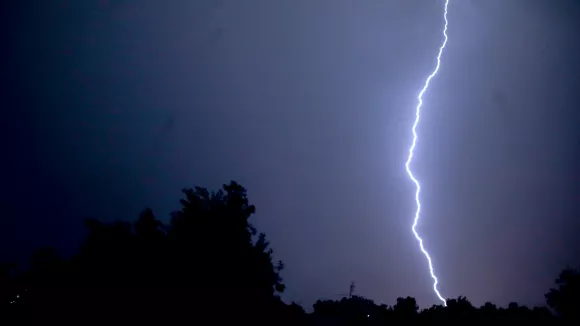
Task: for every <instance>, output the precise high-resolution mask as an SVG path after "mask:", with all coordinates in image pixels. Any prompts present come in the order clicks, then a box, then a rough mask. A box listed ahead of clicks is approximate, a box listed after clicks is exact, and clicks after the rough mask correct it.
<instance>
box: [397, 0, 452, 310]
mask: <svg viewBox="0 0 580 326" xmlns="http://www.w3.org/2000/svg"><path fill="white" fill-rule="evenodd" d="M448 5H449V0H445V6H444V13H443V18H444V20H445V26H444V28H443V36H444V37H445V38H444V40H443V44H441V47H440V48H439V54H437V66H436V67H435V70H433V72H432V73H431V74H430V75H429V77H427V80H425V85H424V86H423V89H422V90H421V92H420V93H419V95H418V96H417V100H418V104H417V108H416V109H415V122H414V123H413V129H412V130H413V142H412V143H411V147H410V148H409V157H408V158H407V162H406V163H405V169H406V170H407V174H408V175H409V178H410V179H411V181H413V183H414V184H415V187H416V191H415V202H416V203H417V210H416V211H415V218H414V219H413V226H412V227H411V230H412V231H413V234H414V235H415V238H416V239H417V241H418V242H419V247H420V248H421V252H423V254H424V255H425V257H426V258H427V262H428V263H429V272H430V273H431V278H432V279H433V290H434V291H435V294H437V297H438V298H439V300H441V301H442V302H443V305H444V306H447V302H446V301H445V299H444V298H443V297H442V296H441V293H439V290H437V283H438V280H437V276H436V275H435V272H434V271H433V262H432V261H431V256H429V253H428V252H427V250H426V249H425V247H424V246H423V239H422V238H421V237H420V236H419V233H417V230H416V228H417V224H418V223H419V219H420V213H421V201H420V200H419V193H420V192H421V185H420V184H419V180H417V178H415V176H414V175H413V172H411V169H410V168H409V165H410V164H411V161H412V160H413V151H414V150H415V146H416V144H417V125H419V119H420V117H421V107H422V106H423V94H425V92H426V91H427V89H428V88H429V83H430V82H431V79H433V77H435V75H437V72H438V71H439V66H440V65H441V54H443V49H445V45H447V7H448Z"/></svg>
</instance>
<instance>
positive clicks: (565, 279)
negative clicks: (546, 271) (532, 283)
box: [545, 268, 580, 322]
mask: <svg viewBox="0 0 580 326" xmlns="http://www.w3.org/2000/svg"><path fill="white" fill-rule="evenodd" d="M556 285H557V287H556V288H554V289H550V291H549V292H548V293H546V295H545V297H546V301H547V303H548V305H549V306H550V308H552V309H554V310H555V311H556V312H557V313H558V314H560V315H561V316H562V317H563V318H564V319H565V320H567V321H570V322H580V272H578V270H576V269H573V268H566V269H564V270H563V271H562V272H561V273H560V275H559V276H558V278H557V279H556Z"/></svg>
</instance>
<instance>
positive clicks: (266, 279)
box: [0, 182, 580, 325]
mask: <svg viewBox="0 0 580 326" xmlns="http://www.w3.org/2000/svg"><path fill="white" fill-rule="evenodd" d="M183 194H184V198H183V199H181V201H180V203H181V209H180V210H178V211H176V212H173V213H172V214H171V219H170V221H169V223H168V224H164V223H162V222H161V221H159V220H157V219H156V217H155V216H154V214H153V212H152V211H151V210H150V209H146V210H144V211H143V212H142V213H141V215H140V216H139V218H138V219H137V220H136V221H135V222H134V223H128V222H116V223H102V222H100V221H98V220H95V219H89V220H87V221H86V226H87V228H88V230H89V233H88V235H87V237H86V239H85V241H84V243H83V244H82V246H81V247H80V248H79V250H78V253H77V254H75V255H74V256H73V257H70V258H64V257H61V256H60V255H59V254H58V253H57V252H55V251H54V250H52V249H50V248H43V249H40V250H38V251H37V252H36V253H35V254H34V255H33V256H32V257H31V259H30V268H29V269H28V270H27V271H19V270H18V268H17V267H18V266H17V265H16V264H3V265H0V300H1V301H0V320H1V321H2V322H4V323H5V324H7V325H12V324H33V323H35V324H55V325H56V324H59V325H92V324H94V325H102V324H108V325H121V324H122V325H127V324H138V323H147V324H154V323H160V324H163V325H173V324H186V323H193V324H195V323H197V324H224V325H225V324H232V323H235V324H250V323H251V324H252V325H256V324H267V325H409V324H419V325H421V324H423V325H427V324H437V323H441V322H443V323H452V324H454V323H455V324H469V323H475V322H484V323H493V322H511V323H536V324H544V325H548V324H549V325H557V324H579V323H578V321H579V320H580V314H579V311H580V273H578V271H576V270H572V269H566V270H564V271H563V272H562V273H561V274H560V276H559V278H558V279H557V280H556V285H557V288H555V289H551V290H550V291H549V292H548V293H547V294H546V300H547V304H548V306H549V307H550V308H552V309H553V311H554V312H555V314H552V312H551V311H550V310H549V309H547V308H541V307H536V308H533V309H530V308H527V307H523V306H519V305H518V304H517V303H512V304H510V305H509V306H508V307H507V308H498V307H496V306H495V305H493V304H491V303H486V304H485V305H483V306H482V307H479V308H476V307H474V306H473V305H472V304H471V302H470V301H469V300H467V298H465V297H459V298H456V299H449V300H448V301H447V307H443V306H433V307H431V308H428V309H424V310H420V309H419V307H418V305H417V303H416V301H415V299H414V298H411V297H406V298H398V299H397V302H396V304H395V305H394V306H392V307H391V306H386V305H377V304H375V303H374V302H373V301H372V300H369V299H366V298H363V297H360V296H353V297H350V298H343V299H341V300H339V301H332V300H323V301H320V300H319V301H317V302H316V303H315V304H314V305H313V308H314V311H313V312H312V313H311V314H306V313H305V311H304V310H303V309H302V307H301V306H299V305H297V304H295V303H292V304H290V305H288V304H285V303H283V302H282V300H281V299H280V298H279V295H280V293H282V292H283V291H284V284H283V283H282V279H281V277H280V271H281V270H282V268H283V264H282V262H277V263H274V262H273V261H272V254H273V252H272V249H270V248H269V243H268V241H267V239H266V235H265V234H263V233H258V232H257V230H256V229H255V228H254V227H253V226H252V224H251V223H250V221H249V219H250V217H251V216H252V214H254V212H255V207H254V206H253V205H251V204H250V203H249V202H248V198H247V196H246V190H245V189H244V188H243V187H242V186H240V185H239V184H237V183H235V182H231V183H230V184H228V185H224V186H223V189H221V190H219V191H217V192H211V193H210V192H209V191H208V190H206V189H204V188H201V187H195V188H193V189H185V190H183Z"/></svg>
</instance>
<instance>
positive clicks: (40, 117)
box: [0, 0, 580, 308]
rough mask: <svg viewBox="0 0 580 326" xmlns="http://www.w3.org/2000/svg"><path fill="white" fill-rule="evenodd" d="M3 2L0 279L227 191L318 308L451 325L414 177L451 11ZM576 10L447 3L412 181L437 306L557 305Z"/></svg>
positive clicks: (509, 1) (400, 2)
mask: <svg viewBox="0 0 580 326" xmlns="http://www.w3.org/2000/svg"><path fill="white" fill-rule="evenodd" d="M24 2H25V1H16V0H15V1H2V5H0V6H1V7H0V33H1V44H2V47H1V49H2V50H1V51H0V86H1V88H0V92H1V93H0V94H1V101H0V106H1V118H0V142H1V143H0V146H1V147H0V148H1V150H2V158H1V160H0V257H1V258H2V259H12V258H18V257H20V258H23V257H25V256H26V255H27V254H28V253H29V252H30V250H32V249H33V248H35V247H37V246H39V245H43V244H52V245H55V246H57V247H58V248H60V249H62V250H63V251H64V252H67V251H72V250H73V249H74V248H75V247H76V244H77V243H78V241H79V240H80V239H82V235H83V228H82V219H83V218H85V217H97V218H99V219H102V220H105V221H112V220H115V219H124V220H133V219H135V218H136V217H137V216H138V213H139V212H140V211H141V210H142V209H143V208H145V207H147V206H148V207H151V208H152V209H153V210H154V212H156V214H157V215H158V217H159V218H160V219H162V220H167V218H168V213H169V212H170V211H172V210H174V209H177V208H179V202H178V200H179V198H181V192H180V190H181V189H182V188H183V187H188V186H193V185H201V186H206V187H208V188H211V189H216V188H218V187H220V186H221V184H223V183H227V182H229V180H232V179H233V180H236V181H238V182H240V183H241V184H242V185H244V186H245V187H246V188H247V189H248V194H249V198H250V200H251V201H252V202H253V203H254V204H255V205H256V207H257V214H256V215H255V219H254V224H255V225H256V226H257V227H258V228H259V229H260V230H262V231H264V232H266V234H267V235H268V237H269V239H270V241H271V245H272V247H273V249H274V251H275V257H276V258H277V259H282V260H283V261H284V262H285V265H286V269H285V270H284V272H283V277H284V279H285V283H286V284H287V286H288V288H287V291H286V293H285V296H284V298H285V299H287V300H288V301H290V300H294V301H297V302H299V303H301V304H302V305H304V306H305V307H306V308H308V307H310V305H311V304H312V303H313V302H314V300H316V299H318V298H326V299H338V298H340V295H341V294H344V293H348V288H349V284H350V282H351V281H356V286H357V287H356V294H359V295H363V296H365V297H368V298H371V299H373V300H375V301H377V302H382V303H386V304H394V303H395V299H396V298H397V297H398V296H407V295H409V296H414V297H416V298H417V300H418V303H419V305H420V306H421V307H427V306H429V305H431V304H435V303H438V300H437V298H436V296H435V295H434V294H433V292H432V289H431V279H430V277H429V274H428V269H427V264H426V261H425V259H424V257H423V256H422V254H421V253H420V252H419V251H418V246H417V243H416V242H415V239H414V237H413V235H412V233H411V230H410V225H411V222H412V216H413V214H414V209H415V206H414V200H413V196H414V186H413V184H412V183H411V182H410V180H409V179H408V177H407V175H406V173H405V170H404V162H405V160H406V158H407V150H408V146H409V145H410V141H411V131H410V126H411V124H412V122H413V119H414V109H415V106H416V96H417V94H418V92H419V91H420V89H421V87H422V86H423V83H424V79H425V77H427V75H428V74H429V73H430V72H431V71H432V69H433V68H434V66H435V63H436V62H435V56H436V54H437V50H438V47H439V45H440V43H441V41H442V34H441V29H442V27H443V16H442V9H443V1H442V0H435V1H430V0H364V1H353V0H296V1H290V0H287V1H270V0H245V1H235V0H223V1H209V0H207V1H202V0H196V1H190V0H187V1H186V0H183V1H178V0H175V1H153V0H139V1H128V0H126V1H121V0H118V1H114V0H110V1H104V0H102V1H96V0H94V1H93V0H91V1H89V0H87V1H73V0H69V1H64V0H58V1H57V0H53V1H29V2H27V3H26V4H25V3H24ZM579 31H580V4H579V3H578V1H573V0H558V1H557V0H549V1H548V0H546V1H539V0H451V3H450V5H449V30H448V34H449V42H448V46H447V48H446V50H445V52H444V54H443V58H442V62H441V70H440V73H439V75H438V76H437V77H436V78H435V79H434V80H433V82H432V83H431V87H430V88H429V91H428V92H427V93H426V94H425V97H424V100H425V104H424V107H423V115H422V120H421V125H420V127H419V143H418V146H417V150H416V156H415V160H414V164H413V168H414V170H415V171H416V175H417V177H419V178H420V180H421V182H422V186H423V192H422V197H421V198H422V202H423V219H422V221H421V224H420V226H419V231H420V233H421V234H422V235H423V236H424V238H425V244H426V246H427V248H428V249H429V251H430V252H431V254H432V256H433V257H434V264H435V269H436V273H437V275H438V276H439V279H440V290H441V292H442V294H443V295H444V296H445V297H457V296H459V295H465V296H467V298H468V299H470V300H471V301H472V302H473V303H474V304H476V305H480V304H483V303H484V302H486V301H492V302H494V303H496V304H499V305H506V304H507V303H509V302H510V301H517V302H519V303H521V304H527V305H536V304H543V303H544V298H543V294H544V293H545V292H546V291H547V290H548V289H549V288H550V287H551V286H552V284H553V281H554V279H555V277H556V276H557V274H558V273H559V271H560V270H561V269H562V268H564V267H565V266H566V265H572V266H577V263H578V262H579V260H580V246H579V245H578V240H575V239H574V236H576V235H577V234H579V233H580V227H579V226H580V222H578V221H576V220H578V217H580V209H579V208H578V203H579V201H580V186H579V184H580V169H579V168H578V167H579V166H580V164H579V163H580V155H579V154H580V148H579V146H580V145H579V144H580V127H579V126H580V112H579V109H580V106H579V105H578V104H577V103H578V102H579V101H580V60H579V59H578V58H580V43H579V42H577V37H578V32H579Z"/></svg>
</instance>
